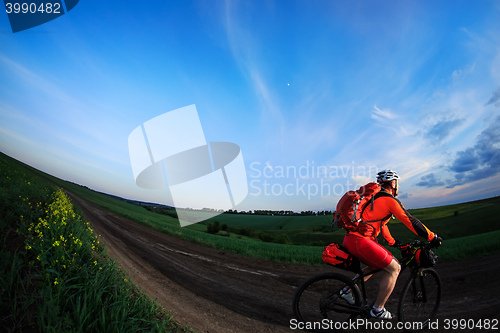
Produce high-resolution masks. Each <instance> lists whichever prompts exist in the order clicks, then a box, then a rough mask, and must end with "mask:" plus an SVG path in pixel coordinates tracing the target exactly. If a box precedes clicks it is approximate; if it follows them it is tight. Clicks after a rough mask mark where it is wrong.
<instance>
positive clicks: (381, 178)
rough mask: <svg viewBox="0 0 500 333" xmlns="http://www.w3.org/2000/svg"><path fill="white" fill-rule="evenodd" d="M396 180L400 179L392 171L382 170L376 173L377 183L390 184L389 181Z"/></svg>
mask: <svg viewBox="0 0 500 333" xmlns="http://www.w3.org/2000/svg"><path fill="white" fill-rule="evenodd" d="M394 179H396V180H398V179H400V177H399V176H398V173H397V172H396V171H393V170H382V171H380V172H379V173H377V183H379V184H381V183H385V182H390V181H391V180H394Z"/></svg>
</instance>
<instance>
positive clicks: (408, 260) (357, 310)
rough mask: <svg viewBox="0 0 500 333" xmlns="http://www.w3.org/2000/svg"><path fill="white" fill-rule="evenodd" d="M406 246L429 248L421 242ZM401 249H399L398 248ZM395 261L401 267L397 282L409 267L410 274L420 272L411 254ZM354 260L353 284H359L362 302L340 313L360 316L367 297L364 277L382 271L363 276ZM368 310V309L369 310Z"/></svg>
mask: <svg viewBox="0 0 500 333" xmlns="http://www.w3.org/2000/svg"><path fill="white" fill-rule="evenodd" d="M406 245H407V246H410V248H414V247H417V246H422V247H423V248H430V247H429V245H430V244H429V243H428V244H424V243H423V242H420V241H415V242H413V243H411V244H406ZM400 249H401V247H400ZM395 259H396V260H398V262H399V264H400V265H401V271H400V273H399V275H398V280H399V277H400V276H401V273H403V271H404V270H405V269H406V268H407V267H410V269H411V270H412V273H413V271H414V270H420V269H421V268H420V267H418V265H417V264H416V261H415V254H414V253H412V254H410V255H408V256H406V257H403V258H401V259H397V258H395ZM355 260H357V263H355V265H356V266H357V269H356V270H355V272H356V273H357V275H356V276H355V277H354V278H353V282H354V284H356V285H357V284H358V282H359V285H360V286H361V288H359V289H360V291H361V297H362V299H361V301H362V304H361V306H360V307H358V306H348V308H351V310H346V311H342V312H346V313H352V314H361V313H363V312H364V311H365V310H366V309H367V306H368V304H367V299H368V297H367V295H366V286H365V279H364V278H365V277H366V276H370V275H373V274H377V273H378V272H381V271H383V269H375V270H373V271H370V272H367V273H365V274H363V271H362V267H361V261H360V260H359V259H358V258H355ZM423 299H424V301H426V300H427V297H426V293H425V292H424V293H423ZM369 308H371V306H370V307H369ZM369 308H368V309H369Z"/></svg>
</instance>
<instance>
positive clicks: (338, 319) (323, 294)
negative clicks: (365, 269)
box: [292, 273, 361, 332]
mask: <svg viewBox="0 0 500 333" xmlns="http://www.w3.org/2000/svg"><path fill="white" fill-rule="evenodd" d="M342 290H350V291H351V292H350V294H351V295H352V298H351V299H350V300H349V299H346V298H347V297H342V296H341V293H342ZM350 303H352V304H350ZM360 305H361V296H360V292H359V289H358V287H357V286H356V285H355V284H354V283H353V282H352V280H351V279H349V278H348V277H346V276H344V275H341V274H336V273H324V274H320V275H316V276H313V277H312V278H310V279H309V280H307V281H305V282H304V283H303V284H302V285H301V286H300V287H299V288H298V289H297V291H296V293H295V296H294V297H293V304H292V306H293V312H294V314H295V317H296V319H297V320H298V321H299V322H302V323H303V324H304V325H305V326H304V327H305V328H306V329H311V330H313V331H317V332H322V331H330V328H334V327H335V326H336V325H335V323H343V322H345V321H347V320H349V319H354V318H355V317H356V316H357V314H359V311H360V309H359V308H360ZM325 319H326V321H325ZM326 322H328V327H325V326H327V325H323V324H324V323H326Z"/></svg>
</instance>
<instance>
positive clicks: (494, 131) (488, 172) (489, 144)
mask: <svg viewBox="0 0 500 333" xmlns="http://www.w3.org/2000/svg"><path fill="white" fill-rule="evenodd" d="M449 169H450V171H452V172H455V173H456V174H455V179H452V180H449V181H448V183H449V185H448V186H447V187H448V188H453V187H455V186H458V185H463V184H465V183H467V182H471V181H477V180H480V179H485V178H489V177H492V176H494V175H496V174H498V173H500V116H498V117H497V118H496V119H495V120H494V121H493V122H492V123H491V125H490V126H489V127H488V128H486V129H485V130H484V131H483V132H482V133H481V134H480V135H479V136H478V137H477V142H476V144H475V145H474V146H473V147H469V148H467V149H465V150H463V151H459V152H457V158H456V159H455V161H453V163H452V164H451V166H450V168H449Z"/></svg>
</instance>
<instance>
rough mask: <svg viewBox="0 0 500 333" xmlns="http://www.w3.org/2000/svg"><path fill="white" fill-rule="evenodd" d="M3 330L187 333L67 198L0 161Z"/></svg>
mask: <svg viewBox="0 0 500 333" xmlns="http://www.w3.org/2000/svg"><path fill="white" fill-rule="evenodd" d="M0 231H1V235H2V238H1V241H0V263H1V264H0V291H1V292H0V313H1V314H2V316H1V318H0V327H2V329H3V330H5V331H6V332H23V331H28V332H33V331H34V332H186V331H188V329H187V328H181V327H179V325H178V324H177V323H176V322H175V321H174V320H173V319H172V316H171V315H170V313H168V312H166V311H165V310H163V309H162V308H161V307H160V306H158V305H157V304H156V303H155V302H154V301H152V300H151V299H149V298H148V297H147V296H145V295H144V294H142V293H141V292H140V291H139V290H138V288H137V287H136V286H135V285H133V284H132V283H131V282H129V281H128V279H127V276H126V275H125V274H124V273H123V272H122V271H120V270H119V269H118V267H117V265H116V264H115V263H114V262H113V261H111V260H109V258H108V257H107V255H106V252H105V250H104V247H103V246H102V244H100V243H99V240H98V238H97V235H95V234H94V233H93V230H92V228H91V227H90V225H89V223H88V222H86V221H84V219H83V218H82V217H81V215H80V214H79V213H78V209H76V208H75V207H74V206H73V205H72V203H71V202H70V200H69V198H68V197H67V195H66V194H65V192H64V191H63V190H62V189H60V188H56V187H55V186H53V185H51V184H50V183H49V182H47V181H46V180H45V179H43V178H41V177H38V176H37V175H36V174H35V173H34V172H33V170H32V169H31V168H27V167H24V166H23V165H21V164H20V163H18V162H17V161H14V160H12V159H10V158H7V157H6V156H5V155H3V154H1V155H0Z"/></svg>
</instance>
